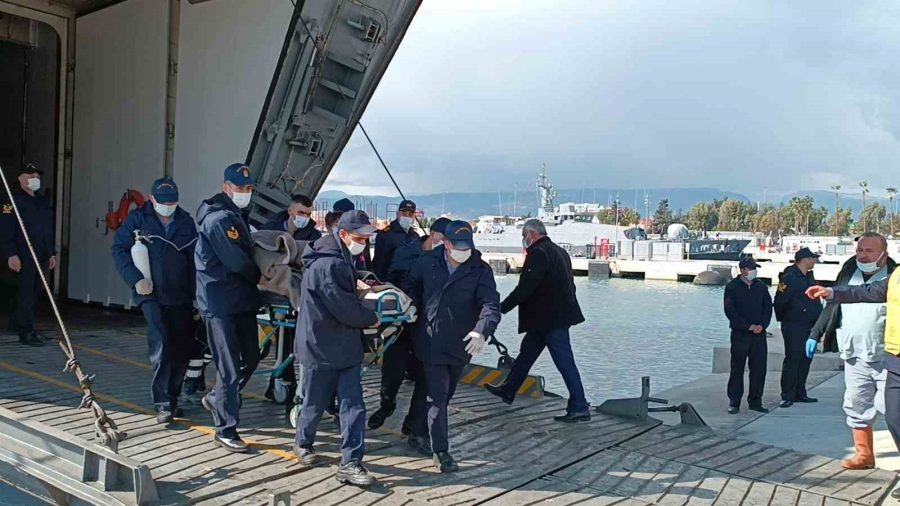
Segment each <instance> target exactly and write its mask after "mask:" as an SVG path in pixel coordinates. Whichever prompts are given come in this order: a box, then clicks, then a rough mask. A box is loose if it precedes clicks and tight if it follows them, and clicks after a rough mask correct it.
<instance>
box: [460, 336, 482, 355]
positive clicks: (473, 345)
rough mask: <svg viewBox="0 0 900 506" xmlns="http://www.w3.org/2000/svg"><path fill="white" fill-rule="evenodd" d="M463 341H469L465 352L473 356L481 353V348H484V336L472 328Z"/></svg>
mask: <svg viewBox="0 0 900 506" xmlns="http://www.w3.org/2000/svg"><path fill="white" fill-rule="evenodd" d="M463 341H466V342H468V343H469V344H467V345H466V353H468V354H469V355H471V356H473V357H474V356H475V355H478V354H479V353H481V350H482V349H484V336H483V335H481V334H479V333H478V332H475V331H474V330H473V331H472V332H469V333H468V334H466V337H464V338H463Z"/></svg>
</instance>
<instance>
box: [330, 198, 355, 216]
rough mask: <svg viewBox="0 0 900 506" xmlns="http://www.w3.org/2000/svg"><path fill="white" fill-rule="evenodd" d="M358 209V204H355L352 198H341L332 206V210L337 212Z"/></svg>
mask: <svg viewBox="0 0 900 506" xmlns="http://www.w3.org/2000/svg"><path fill="white" fill-rule="evenodd" d="M354 209H356V206H354V205H353V202H351V201H350V199H341V200H338V201H337V202H335V203H334V205H333V206H331V210H332V211H334V212H336V213H346V212H347V211H352V210H354Z"/></svg>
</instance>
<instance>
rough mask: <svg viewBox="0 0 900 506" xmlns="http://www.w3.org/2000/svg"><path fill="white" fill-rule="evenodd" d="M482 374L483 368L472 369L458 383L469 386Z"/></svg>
mask: <svg viewBox="0 0 900 506" xmlns="http://www.w3.org/2000/svg"><path fill="white" fill-rule="evenodd" d="M483 372H484V367H472V370H471V371H469V372H468V373H467V374H466V375H465V376H463V378H462V379H461V380H460V381H461V382H462V383H464V384H466V385H471V384H472V383H475V380H477V379H478V377H479V376H481V373H483Z"/></svg>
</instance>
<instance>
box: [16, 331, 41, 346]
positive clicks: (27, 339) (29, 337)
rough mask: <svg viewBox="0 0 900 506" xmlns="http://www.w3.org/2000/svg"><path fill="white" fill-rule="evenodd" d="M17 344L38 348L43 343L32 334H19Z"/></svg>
mask: <svg viewBox="0 0 900 506" xmlns="http://www.w3.org/2000/svg"><path fill="white" fill-rule="evenodd" d="M19 344H24V345H25V346H34V347H39V346H43V345H44V341H42V340H41V338H39V337H38V336H37V334H35V333H34V332H20V333H19Z"/></svg>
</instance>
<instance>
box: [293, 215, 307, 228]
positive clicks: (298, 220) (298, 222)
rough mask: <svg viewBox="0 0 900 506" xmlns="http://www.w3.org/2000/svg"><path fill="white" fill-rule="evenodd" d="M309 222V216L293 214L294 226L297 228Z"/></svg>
mask: <svg viewBox="0 0 900 506" xmlns="http://www.w3.org/2000/svg"><path fill="white" fill-rule="evenodd" d="M308 223H309V218H308V217H306V216H294V226H295V227H297V228H303V227H305V226H306V225H307V224H308Z"/></svg>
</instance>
